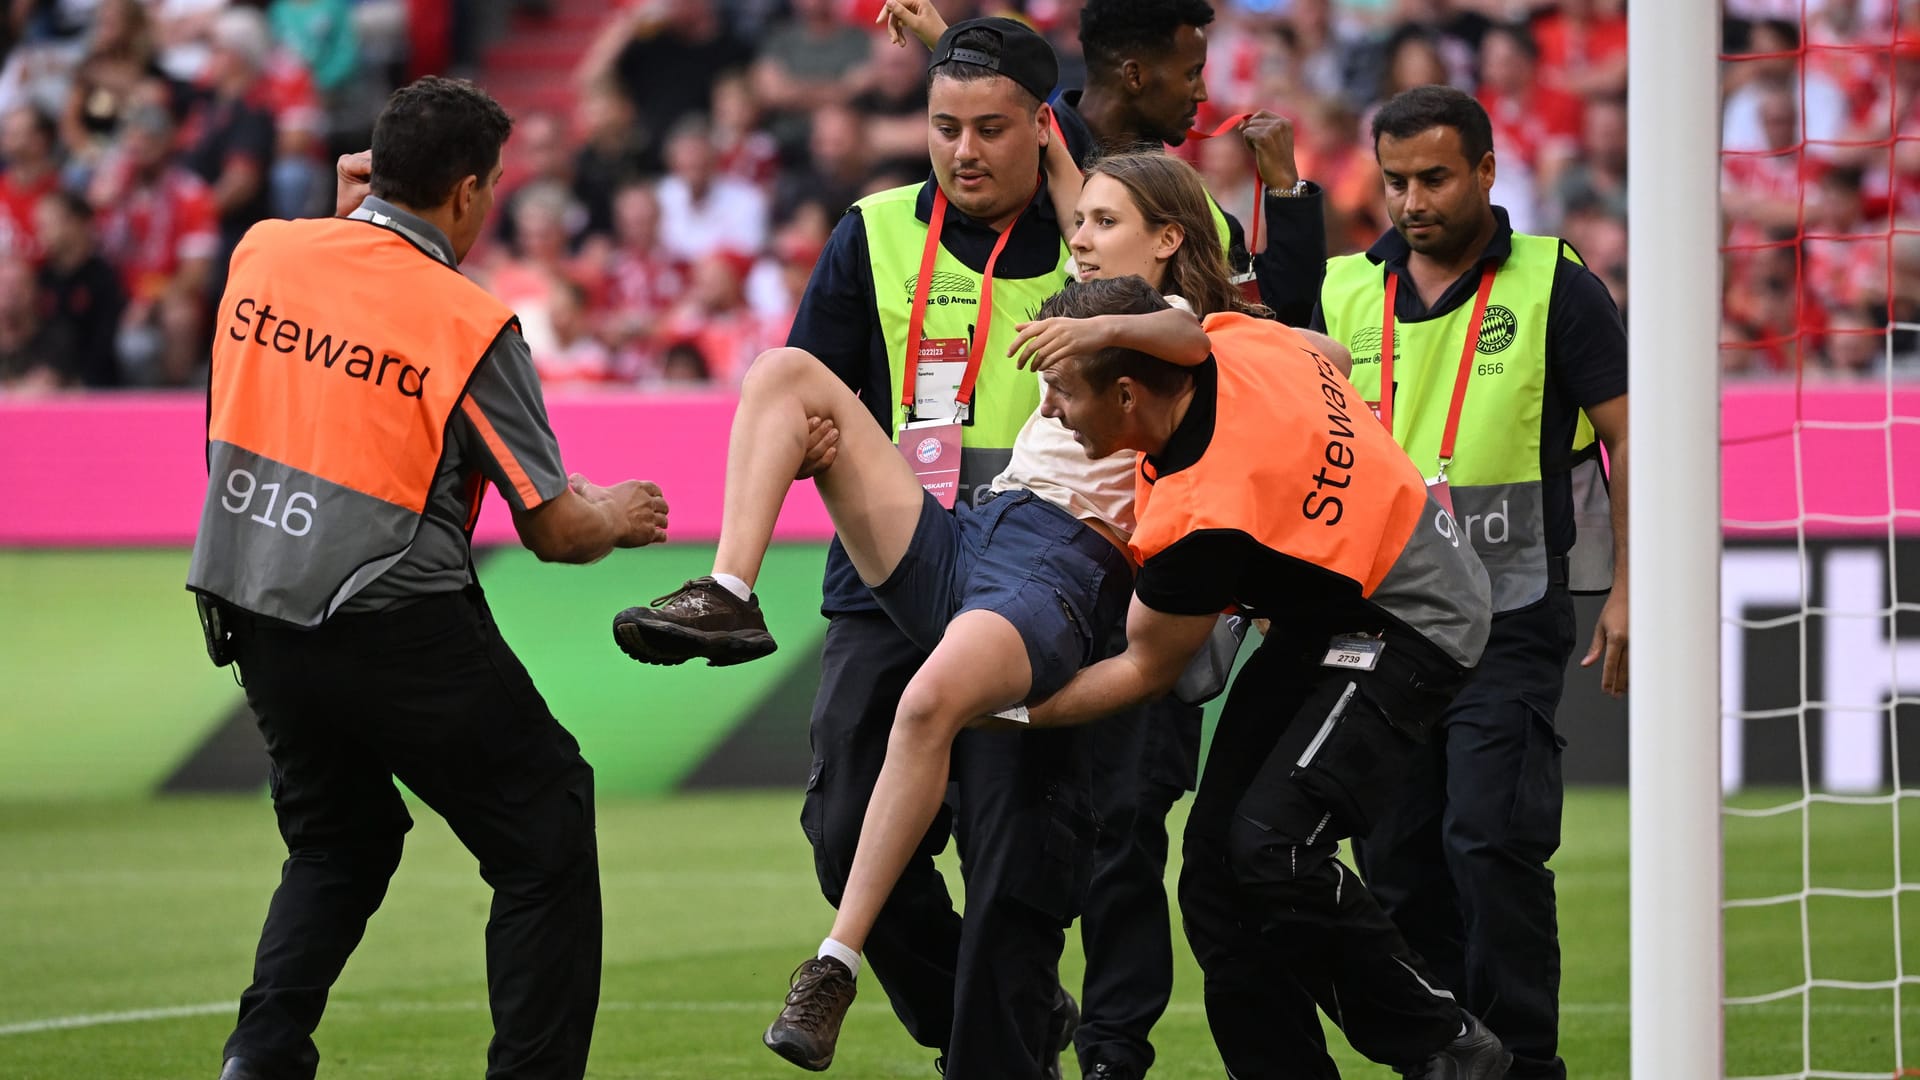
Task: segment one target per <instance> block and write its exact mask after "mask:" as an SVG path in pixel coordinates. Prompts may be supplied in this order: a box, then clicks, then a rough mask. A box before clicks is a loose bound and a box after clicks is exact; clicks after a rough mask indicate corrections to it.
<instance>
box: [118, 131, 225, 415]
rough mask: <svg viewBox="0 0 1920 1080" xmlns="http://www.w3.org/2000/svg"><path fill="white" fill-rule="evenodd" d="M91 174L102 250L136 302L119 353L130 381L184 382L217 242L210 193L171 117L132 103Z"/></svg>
mask: <svg viewBox="0 0 1920 1080" xmlns="http://www.w3.org/2000/svg"><path fill="white" fill-rule="evenodd" d="M121 129H122V130H121V134H120V137H119V138H118V139H116V140H115V146H114V147H113V148H112V149H111V150H109V152H108V155H107V157H106V160H104V161H103V162H102V163H101V166H100V168H99V169H98V170H97V171H96V172H95V174H94V182H93V184H92V185H91V187H90V189H89V191H88V201H89V202H91V203H92V204H93V206H94V208H95V210H96V211H98V212H99V214H100V239H101V248H102V252H103V254H105V255H106V257H107V258H108V260H109V261H110V262H112V263H114V264H115V265H117V266H118V267H119V268H120V276H121V280H122V281H123V282H124V283H125V285H126V288H127V295H128V297H129V298H130V302H129V303H128V305H127V311H126V314H125V316H123V317H122V319H121V335H120V356H121V361H122V364H123V370H124V372H125V373H126V375H127V376H128V379H129V381H132V382H136V383H140V384H167V385H181V384H184V383H186V382H188V381H189V380H190V379H191V378H192V377H193V374H194V371H195V369H196V367H197V366H198V365H199V356H200V348H199V344H200V327H201V325H202V317H203V316H202V306H203V303H204V301H205V298H206V295H207V285H208V282H209V280H210V274H211V271H212V265H213V258H214V255H215V254H216V253H217V252H218V251H219V248H220V231H219V219H218V215H217V214H216V213H215V210H214V204H213V193H212V192H211V191H209V190H208V188H207V185H206V183H205V182H203V181H202V180H201V179H200V178H199V177H198V176H195V175H194V174H193V173H192V172H190V171H189V170H187V169H186V168H184V167H182V166H180V165H176V164H174V162H173V152H172V148H173V137H174V124H173V117H172V116H170V115H169V114H168V113H167V110H166V108H165V107H164V106H162V105H159V104H158V103H156V102H151V101H149V102H146V103H144V104H141V105H138V106H136V107H135V108H134V109H133V111H132V112H131V113H130V114H129V115H128V116H127V119H126V121H125V123H123V124H122V125H121Z"/></svg>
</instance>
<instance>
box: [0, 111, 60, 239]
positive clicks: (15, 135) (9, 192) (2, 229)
mask: <svg viewBox="0 0 1920 1080" xmlns="http://www.w3.org/2000/svg"><path fill="white" fill-rule="evenodd" d="M57 137H58V129H57V128H56V127H55V126H54V122H53V118H52V117H50V116H48V115H47V114H46V113H43V112H41V111H40V110H38V109H36V108H34V107H33V106H31V105H19V106H16V107H14V108H12V109H9V110H8V111H7V113H6V115H5V116H0V169H3V170H4V171H0V257H6V256H15V257H20V258H25V259H28V260H37V259H39V257H40V244H39V241H38V239H37V237H36V236H35V235H34V224H33V208H34V205H35V204H37V203H38V202H39V201H40V199H41V198H42V197H43V196H45V195H46V194H47V193H48V192H51V191H54V190H55V189H57V188H58V187H59V186H60V170H59V167H58V166H57V165H56V163H55V161H54V157H53V151H54V139H55V138H57Z"/></svg>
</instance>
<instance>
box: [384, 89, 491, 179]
mask: <svg viewBox="0 0 1920 1080" xmlns="http://www.w3.org/2000/svg"><path fill="white" fill-rule="evenodd" d="M512 131H513V118H512V117H510V116H508V115H507V111H506V110H505V109H502V108H501V107H500V103H499V102H497V101H495V100H493V98H491V97H489V96H488V95H487V92H486V91H485V90H482V89H480V88H479V87H477V86H475V85H473V84H472V83H470V82H468V81H467V80H465V79H447V78H442V77H440V76H438V75H428V76H426V77H425V78H422V79H418V80H416V81H415V82H413V83H411V84H410V85H407V86H403V87H401V88H400V89H398V90H395V91H394V92H393V96H392V97H389V98H388V99H387V106H386V108H384V109H382V110H380V118H379V119H378V120H375V121H374V123H373V185H372V191H373V194H374V196H375V197H377V198H381V199H385V200H387V201H388V202H391V203H396V204H398V205H400V206H405V207H409V208H411V209H415V210H430V209H432V208H434V207H437V206H439V205H440V204H442V203H444V202H446V201H447V199H448V198H449V197H450V196H452V194H453V191H454V188H456V187H458V186H459V184H460V181H462V180H464V179H466V178H467V177H469V176H477V177H479V178H480V180H481V182H482V183H485V182H486V181H487V179H488V177H489V176H490V175H491V174H492V172H493V168H494V166H496V165H498V164H500V148H501V147H503V146H505V145H506V144H507V135H508V134H509V133H511V132H512Z"/></svg>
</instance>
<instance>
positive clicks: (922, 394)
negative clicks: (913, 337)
mask: <svg viewBox="0 0 1920 1080" xmlns="http://www.w3.org/2000/svg"><path fill="white" fill-rule="evenodd" d="M969 351H970V350H969V343H968V341H967V339H966V338H928V339H926V340H923V341H922V342H920V355H919V357H917V358H916V368H915V372H914V375H915V377H914V381H913V415H914V417H915V418H917V419H920V420H951V419H953V418H954V417H955V416H956V415H957V414H958V413H959V411H960V410H959V406H958V404H957V402H958V400H959V397H960V384H961V383H962V382H963V381H965V379H966V377H967V360H968V353H969Z"/></svg>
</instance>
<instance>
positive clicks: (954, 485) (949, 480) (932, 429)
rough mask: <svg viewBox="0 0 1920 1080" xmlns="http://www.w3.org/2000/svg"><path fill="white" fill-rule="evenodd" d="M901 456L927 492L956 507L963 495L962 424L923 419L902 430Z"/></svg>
mask: <svg viewBox="0 0 1920 1080" xmlns="http://www.w3.org/2000/svg"><path fill="white" fill-rule="evenodd" d="M900 456H901V457H903V458H906V460H907V464H908V465H910V466H912V467H913V475H914V476H915V477H916V478H917V479H918V480H919V481H920V486H921V487H923V488H925V489H926V490H927V493H928V494H930V495H932V496H933V497H934V498H936V499H938V500H940V506H941V507H942V508H943V509H946V510H951V509H953V503H954V498H955V496H957V495H959V494H960V425H959V424H956V423H954V422H953V421H951V420H932V421H928V420H920V421H915V422H914V423H911V424H907V425H906V426H904V427H902V428H901V429H900Z"/></svg>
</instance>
